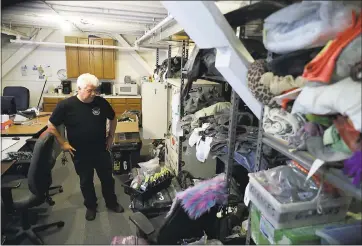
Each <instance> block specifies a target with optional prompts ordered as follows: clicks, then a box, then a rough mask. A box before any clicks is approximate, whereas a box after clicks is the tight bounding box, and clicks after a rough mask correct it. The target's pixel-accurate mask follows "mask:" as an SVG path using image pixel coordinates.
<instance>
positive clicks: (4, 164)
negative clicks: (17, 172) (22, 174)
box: [1, 161, 16, 175]
mask: <svg viewBox="0 0 362 246" xmlns="http://www.w3.org/2000/svg"><path fill="white" fill-rule="evenodd" d="M15 162H16V161H2V162H1V175H3V174H4V173H5V172H6V171H7V170H8V169H9V168H10V167H11V166H12V165H13V164H14V163H15Z"/></svg>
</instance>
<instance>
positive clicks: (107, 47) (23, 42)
mask: <svg viewBox="0 0 362 246" xmlns="http://www.w3.org/2000/svg"><path fill="white" fill-rule="evenodd" d="M10 42H11V43H18V44H35V45H50V46H69V47H84V48H103V49H117V50H124V51H132V50H136V51H154V50H155V49H151V48H141V47H121V46H111V45H93V44H72V43H56V42H40V41H27V40H21V39H11V40H10Z"/></svg>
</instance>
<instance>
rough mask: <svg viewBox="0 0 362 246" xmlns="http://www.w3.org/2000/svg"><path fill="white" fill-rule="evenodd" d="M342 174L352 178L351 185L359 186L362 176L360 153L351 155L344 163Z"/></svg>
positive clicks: (361, 154) (361, 156) (361, 155)
mask: <svg viewBox="0 0 362 246" xmlns="http://www.w3.org/2000/svg"><path fill="white" fill-rule="evenodd" d="M343 171H344V173H345V174H347V175H348V176H354V179H353V182H352V183H353V184H354V185H359V184H360V182H361V174H362V151H360V150H358V151H356V152H354V153H353V155H352V157H351V158H349V159H348V160H345V161H344V170H343Z"/></svg>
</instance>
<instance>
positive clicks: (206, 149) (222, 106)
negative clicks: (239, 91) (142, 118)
mask: <svg viewBox="0 0 362 246" xmlns="http://www.w3.org/2000/svg"><path fill="white" fill-rule="evenodd" d="M230 107H231V104H230V103H229V102H218V103H215V104H214V105H211V106H209V107H206V108H203V109H201V110H199V111H197V112H195V113H194V114H189V115H187V116H185V117H183V118H182V120H181V127H182V128H183V130H184V132H185V133H186V138H187V139H188V144H189V146H190V147H193V146H196V157H197V159H198V160H199V161H200V162H204V161H205V160H206V159H207V158H208V156H209V154H211V155H212V156H213V157H221V158H222V157H226V155H227V154H228V148H227V143H228V131H229V120H230V115H231V114H230ZM257 139H258V127H255V126H253V115H252V114H251V113H247V112H238V113H237V127H236V146H235V150H234V151H235V154H234V159H235V161H236V162H237V163H238V164H240V165H242V166H244V167H245V168H246V169H247V170H248V171H249V172H253V171H254V166H255V151H256V147H257ZM263 161H265V160H263Z"/></svg>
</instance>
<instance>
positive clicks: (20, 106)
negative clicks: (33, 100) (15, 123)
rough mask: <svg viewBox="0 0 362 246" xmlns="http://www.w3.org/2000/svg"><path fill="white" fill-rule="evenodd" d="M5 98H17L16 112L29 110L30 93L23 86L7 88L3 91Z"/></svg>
mask: <svg viewBox="0 0 362 246" xmlns="http://www.w3.org/2000/svg"><path fill="white" fill-rule="evenodd" d="M3 95H4V96H13V97H15V103H16V110H26V109H28V108H29V100H30V92H29V89H28V88H26V87H23V86H6V87H4V91H3Z"/></svg>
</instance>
